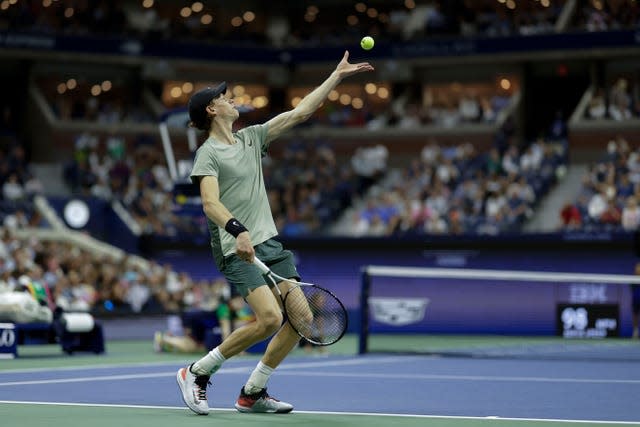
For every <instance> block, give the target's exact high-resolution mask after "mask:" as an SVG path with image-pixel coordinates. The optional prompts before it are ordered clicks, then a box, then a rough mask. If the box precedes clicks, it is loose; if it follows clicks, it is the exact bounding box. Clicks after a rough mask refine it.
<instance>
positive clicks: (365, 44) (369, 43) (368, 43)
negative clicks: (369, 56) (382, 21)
mask: <svg viewBox="0 0 640 427" xmlns="http://www.w3.org/2000/svg"><path fill="white" fill-rule="evenodd" d="M374 44H375V42H374V41H373V37H370V36H365V37H363V38H362V40H360V46H362V48H363V49H364V50H370V49H371V48H373V45H374Z"/></svg>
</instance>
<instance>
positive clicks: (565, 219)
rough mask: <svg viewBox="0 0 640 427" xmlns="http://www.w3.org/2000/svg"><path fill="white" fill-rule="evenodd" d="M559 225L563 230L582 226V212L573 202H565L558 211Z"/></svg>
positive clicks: (576, 228)
mask: <svg viewBox="0 0 640 427" xmlns="http://www.w3.org/2000/svg"><path fill="white" fill-rule="evenodd" d="M560 219H561V226H562V228H563V229H564V230H568V231H571V230H578V229H580V228H581V227H582V214H581V213H580V210H579V209H578V207H577V206H576V205H574V204H571V203H567V204H565V205H564V207H563V208H562V210H561V211H560Z"/></svg>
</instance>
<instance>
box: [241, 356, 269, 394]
mask: <svg viewBox="0 0 640 427" xmlns="http://www.w3.org/2000/svg"><path fill="white" fill-rule="evenodd" d="M273 371H274V368H272V367H270V366H267V365H265V364H264V363H262V361H260V362H258V365H257V366H256V368H255V369H254V370H253V372H251V376H249V379H248V380H247V383H246V384H245V386H244V392H245V393H246V394H254V393H257V392H259V391H260V390H262V389H263V388H265V386H266V385H267V381H268V380H269V377H270V376H271V374H272V373H273Z"/></svg>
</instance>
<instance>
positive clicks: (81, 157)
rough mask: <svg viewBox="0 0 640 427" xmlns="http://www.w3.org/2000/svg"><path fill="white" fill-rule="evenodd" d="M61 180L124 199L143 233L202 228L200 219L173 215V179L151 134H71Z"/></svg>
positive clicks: (88, 193)
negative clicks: (70, 156) (70, 157)
mask: <svg viewBox="0 0 640 427" xmlns="http://www.w3.org/2000/svg"><path fill="white" fill-rule="evenodd" d="M64 180H65V182H66V183H67V185H68V186H69V188H70V189H71V191H72V192H73V193H74V194H78V195H83V196H85V197H98V198H100V199H103V200H107V201H116V200H117V201H120V202H122V204H123V205H124V207H125V208H126V209H127V210H128V212H129V213H130V214H131V216H132V217H133V219H134V220H135V221H136V222H137V223H138V225H139V226H140V228H141V230H142V233H143V234H154V235H158V236H169V237H171V236H176V235H178V234H180V233H186V234H193V233H196V232H204V233H205V234H206V231H207V230H206V226H205V225H203V221H200V222H199V223H197V222H194V221H192V220H190V218H188V217H182V216H179V215H176V209H177V205H176V202H175V199H174V195H173V192H172V190H173V181H172V180H171V178H170V176H169V171H168V169H167V166H166V162H165V159H164V155H163V152H162V151H161V150H160V148H159V146H158V143H157V141H156V140H155V139H153V138H148V137H145V136H141V137H139V138H137V139H136V140H135V141H133V142H128V141H127V140H126V139H125V138H123V137H122V136H120V135H118V134H117V133H112V134H110V135H107V136H103V137H100V136H98V135H96V134H91V133H82V134H80V135H78V136H77V138H76V140H75V149H74V154H73V160H72V161H71V162H70V163H69V164H68V165H66V167H65V169H64Z"/></svg>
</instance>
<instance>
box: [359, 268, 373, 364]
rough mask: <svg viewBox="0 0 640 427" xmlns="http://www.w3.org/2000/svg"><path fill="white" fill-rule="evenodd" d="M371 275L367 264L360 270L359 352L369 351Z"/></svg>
mask: <svg viewBox="0 0 640 427" xmlns="http://www.w3.org/2000/svg"><path fill="white" fill-rule="evenodd" d="M370 285H371V277H370V275H369V271H368V268H367V266H364V267H362V269H361V270H360V333H359V334H358V354H365V353H366V352H367V350H368V349H367V344H368V338H369V288H370Z"/></svg>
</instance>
